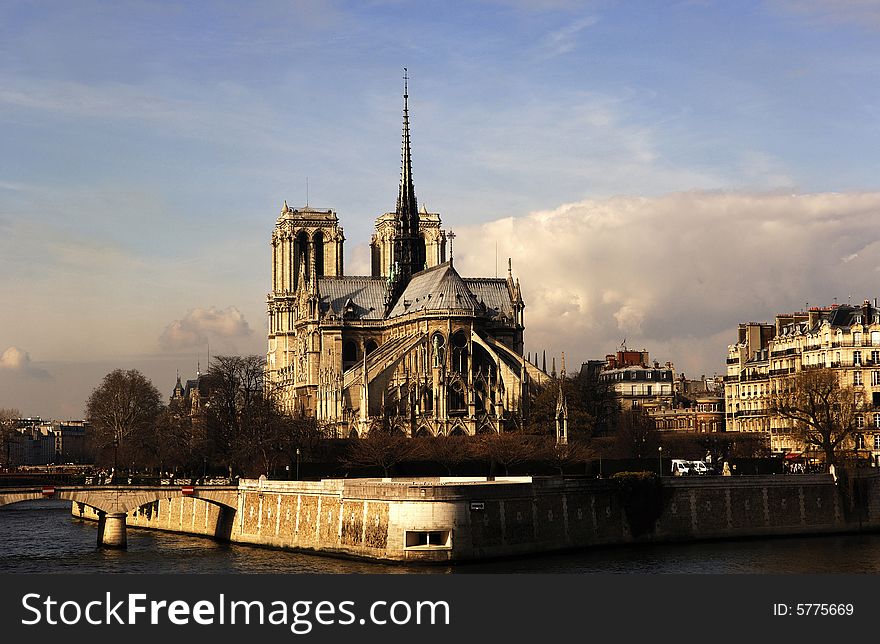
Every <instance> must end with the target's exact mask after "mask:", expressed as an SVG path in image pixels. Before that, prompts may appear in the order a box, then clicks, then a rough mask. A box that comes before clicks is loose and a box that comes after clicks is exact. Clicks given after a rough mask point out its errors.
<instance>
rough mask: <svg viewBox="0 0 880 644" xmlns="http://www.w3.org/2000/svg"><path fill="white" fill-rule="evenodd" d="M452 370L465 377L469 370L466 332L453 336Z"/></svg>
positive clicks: (456, 333)
mask: <svg viewBox="0 0 880 644" xmlns="http://www.w3.org/2000/svg"><path fill="white" fill-rule="evenodd" d="M451 344H452V368H453V369H455V370H456V371H457V372H458V373H460V374H462V375H464V374H466V373H467V370H468V350H467V335H465V332H464V331H456V332H455V333H453V334H452V340H451Z"/></svg>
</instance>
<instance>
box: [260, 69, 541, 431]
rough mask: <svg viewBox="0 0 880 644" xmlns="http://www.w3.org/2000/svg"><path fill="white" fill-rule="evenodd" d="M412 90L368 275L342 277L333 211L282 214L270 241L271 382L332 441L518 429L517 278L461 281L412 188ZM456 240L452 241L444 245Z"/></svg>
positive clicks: (524, 389)
mask: <svg viewBox="0 0 880 644" xmlns="http://www.w3.org/2000/svg"><path fill="white" fill-rule="evenodd" d="M408 98H409V97H408V93H407V89H406V85H404V95H403V145H402V157H403V160H402V164H401V173H400V186H399V192H398V196H397V208H396V210H395V211H394V212H392V213H385V214H383V215H381V216H380V217H379V218H378V219H377V220H376V233H375V234H374V235H373V238H372V241H371V244H370V246H371V251H372V275H371V276H370V277H361V276H357V277H355V276H345V275H344V272H343V261H342V256H343V242H344V241H345V237H344V236H343V232H342V228H341V227H340V226H339V219H338V218H337V216H336V213H335V212H334V211H332V210H319V209H315V208H308V207H306V208H299V209H296V208H290V207H288V205H287V202H286V201H285V202H284V207H283V208H282V210H281V215H280V216H279V217H278V220H277V222H276V224H275V229H274V231H273V233H272V241H271V245H272V292H271V293H270V294H269V295H268V297H267V305H268V314H269V348H268V353H267V370H268V375H269V382H270V384H271V385H272V386H274V387H277V389H278V391H279V392H280V396H281V400H282V404H283V406H284V408H285V409H286V411H288V413H291V414H294V415H300V416H311V417H314V418H316V419H317V421H318V423H319V425H320V426H321V427H322V428H323V429H324V430H325V432H326V433H327V434H328V435H329V436H335V437H340V438H341V437H362V436H366V435H367V434H369V432H370V431H373V430H375V429H376V428H381V429H383V430H386V431H400V432H403V433H404V434H406V435H407V436H424V435H431V436H439V435H452V434H468V435H473V434H478V433H483V432H503V431H508V430H511V429H515V428H517V427H519V426H520V425H521V423H522V421H523V417H524V415H525V414H526V413H527V411H528V410H527V401H528V391H529V387H530V386H531V385H532V384H537V385H540V384H545V383H546V382H547V381H548V379H549V378H548V376H547V374H545V373H544V372H543V371H542V370H541V369H539V368H538V367H537V366H535V365H533V364H531V363H530V362H528V361H527V360H525V359H524V358H523V329H524V324H523V309H524V308H525V305H524V304H523V300H522V295H521V292H520V286H519V280H518V279H517V280H514V278H513V275H512V272H511V269H510V265H509V264H508V274H507V278H506V279H505V278H486V277H477V278H470V277H464V278H463V277H461V276H460V275H459V274H458V272H457V271H456V270H455V267H454V266H453V262H452V257H451V256H450V257H449V259H448V260H447V258H446V242H447V235H446V231H444V230H443V229H441V227H440V226H441V223H440V215H439V214H438V213H429V212H427V210H426V209H424V208H423V209H422V210H421V212H420V211H419V209H418V206H417V203H416V194H415V186H414V184H413V177H412V163H411V157H410V154H411V150H410V131H409V113H408ZM450 236H451V237H454V236H453V235H450Z"/></svg>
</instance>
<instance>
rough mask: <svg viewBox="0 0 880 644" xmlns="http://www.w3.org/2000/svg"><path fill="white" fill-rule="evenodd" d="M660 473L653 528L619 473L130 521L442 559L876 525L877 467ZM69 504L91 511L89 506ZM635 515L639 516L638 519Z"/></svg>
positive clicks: (384, 490)
mask: <svg viewBox="0 0 880 644" xmlns="http://www.w3.org/2000/svg"><path fill="white" fill-rule="evenodd" d="M859 485H860V486H861V487H859V491H858V498H857V499H856V501H855V502H853V498H854V496H853V492H852V490H851V489H850V490H849V491H847V490H846V489H844V488H845V487H846V486H845V485H842V484H841V482H838V483H835V481H834V480H833V479H832V477H831V476H830V475H789V476H780V475H776V476H737V477H693V478H680V479H679V478H671V477H664V479H663V480H662V485H661V488H660V494H659V497H658V499H657V501H656V503H657V505H656V506H655V508H654V510H655V513H654V516H656V520H654V519H653V518H652V520H651V521H650V522H649V524H650V525H649V527H648V529H647V530H641V531H639V534H636V535H634V534H633V531H632V530H631V528H630V522H629V520H628V512H631V511H632V508H631V507H628V503H629V504H630V505H631V502H630V501H627V500H626V499H625V498H624V496H623V495H622V494H621V493H620V491H619V489H618V488H617V487H616V486H615V485H614V483H613V482H611V481H606V480H595V479H561V478H541V479H534V480H532V479H531V478H529V477H513V478H508V479H501V478H497V479H495V480H492V481H487V480H485V479H461V478H458V479H456V478H449V479H444V478H433V479H420V480H402V479H328V480H323V481H314V482H309V481H299V482H293V481H269V480H244V481H242V482H241V483H240V486H239V492H238V508H237V509H236V510H234V511H233V510H231V509H230V508H224V507H222V506H219V505H213V504H211V503H210V502H206V501H203V500H200V499H194V498H174V499H169V500H161V501H156V502H153V503H150V504H147V505H145V506H142V507H140V508H138V509H136V510H133V511H131V512H129V513H128V517H127V525H129V526H133V527H140V528H154V529H159V530H169V531H173V532H185V533H190V534H196V535H206V536H211V537H215V538H221V539H228V540H231V541H233V542H237V543H247V544H254V545H263V546H272V547H278V548H288V549H294V550H302V551H311V552H315V553H320V554H328V555H338V556H340V555H341V556H349V557H358V558H365V559H377V560H383V561H399V562H409V563H440V562H452V561H466V560H478V559H485V558H491V557H502V556H511V555H522V554H528V553H535V552H549V551H553V550H562V549H570V548H583V547H588V546H594V545H609V544H623V543H637V542H662V541H687V540H696V539H718V538H732V537H746V536H749V537H751V536H771V535H797V534H818V533H833V532H849V531H855V530H873V529H880V475H877V474H874V473H870V474H865V475H863V477H862V479H861V480H860V482H859ZM73 512H74V514H75V515H77V516H82V517H83V518H94V513H92V512H90V510H89V508H88V507H87V506H82V505H81V504H77V503H74V504H73ZM630 516H631V515H630Z"/></svg>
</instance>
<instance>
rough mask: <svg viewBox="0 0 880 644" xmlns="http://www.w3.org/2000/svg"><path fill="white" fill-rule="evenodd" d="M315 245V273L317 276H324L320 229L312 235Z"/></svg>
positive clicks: (322, 235)
mask: <svg viewBox="0 0 880 644" xmlns="http://www.w3.org/2000/svg"><path fill="white" fill-rule="evenodd" d="M312 242H313V243H314V247H315V273H316V274H317V276H318V277H323V276H324V233H322V232H321V231H320V230H319V231H318V232H316V233H315V235H314V236H313V237H312Z"/></svg>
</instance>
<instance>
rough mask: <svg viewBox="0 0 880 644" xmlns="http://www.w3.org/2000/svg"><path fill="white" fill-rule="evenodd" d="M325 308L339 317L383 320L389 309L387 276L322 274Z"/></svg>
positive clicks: (321, 283) (320, 278)
mask: <svg viewBox="0 0 880 644" xmlns="http://www.w3.org/2000/svg"><path fill="white" fill-rule="evenodd" d="M318 290H319V292H320V293H321V308H322V310H324V311H330V312H332V313H333V314H334V315H335V316H337V317H340V318H341V317H343V316H344V315H345V314H346V307H347V306H348V309H349V310H348V315H349V316H351V317H354V318H358V319H361V320H381V319H383V317H384V313H385V280H384V279H383V278H381V277H354V276H352V277H319V278H318Z"/></svg>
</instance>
